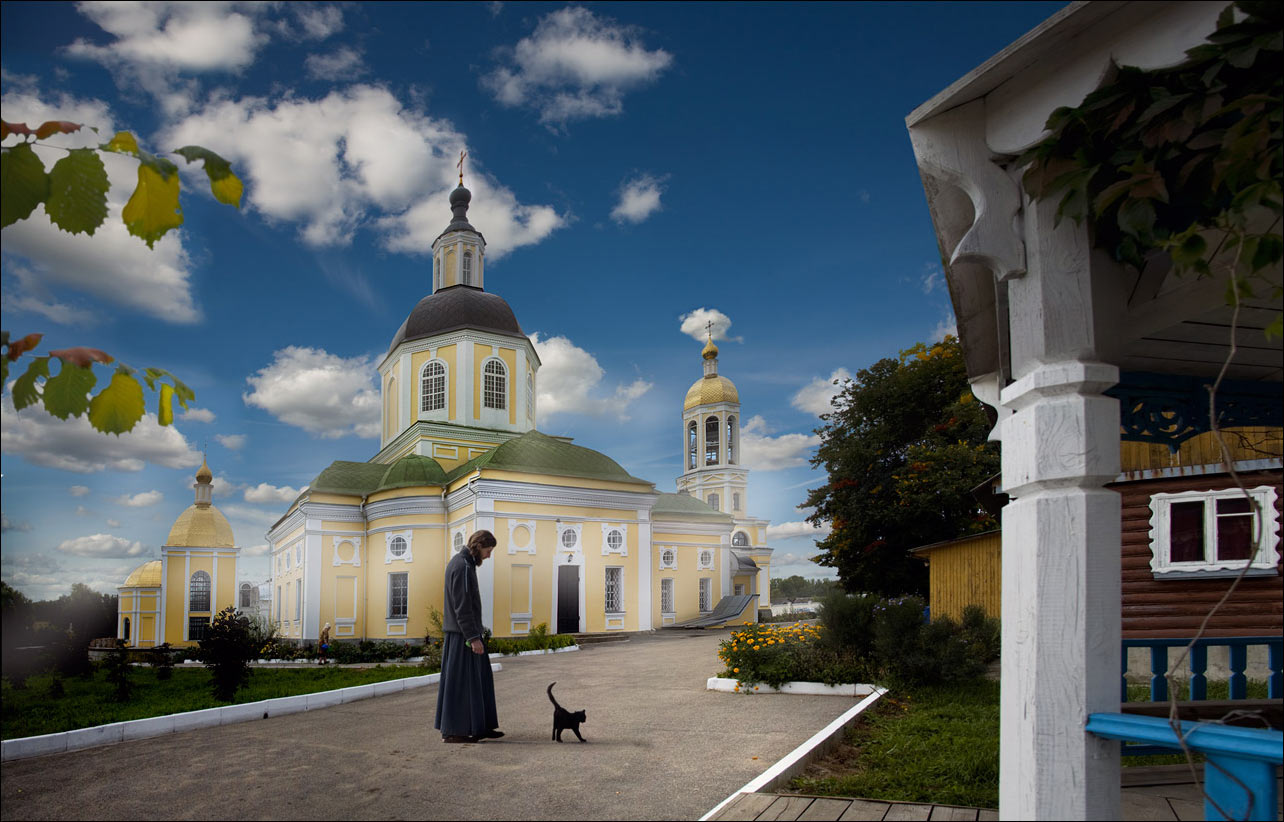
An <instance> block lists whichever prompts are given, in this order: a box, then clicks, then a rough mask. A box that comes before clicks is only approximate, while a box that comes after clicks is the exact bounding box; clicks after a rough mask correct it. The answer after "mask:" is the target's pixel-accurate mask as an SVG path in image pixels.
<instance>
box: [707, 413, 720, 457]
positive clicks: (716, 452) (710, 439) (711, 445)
mask: <svg viewBox="0 0 1284 822" xmlns="http://www.w3.org/2000/svg"><path fill="white" fill-rule="evenodd" d="M710 423H712V425H710ZM721 431H722V421H721V420H719V419H718V418H717V417H716V416H709V417H706V418H705V421H704V464H705V465H717V464H719V463H720V462H722V443H720V442H718V439H719V437H718V435H719V434H720V433H721ZM710 434H712V435H713V436H710ZM710 449H712V450H710Z"/></svg>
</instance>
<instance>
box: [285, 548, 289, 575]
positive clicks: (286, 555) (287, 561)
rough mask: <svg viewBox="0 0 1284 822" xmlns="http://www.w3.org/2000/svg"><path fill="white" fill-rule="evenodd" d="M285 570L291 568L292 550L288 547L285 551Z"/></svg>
mask: <svg viewBox="0 0 1284 822" xmlns="http://www.w3.org/2000/svg"><path fill="white" fill-rule="evenodd" d="M285 570H287V571H288V570H290V552H289V550H288V549H287V550H286V552H285Z"/></svg>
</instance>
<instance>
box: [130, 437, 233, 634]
mask: <svg viewBox="0 0 1284 822" xmlns="http://www.w3.org/2000/svg"><path fill="white" fill-rule="evenodd" d="M213 481H214V474H213V472H211V471H210V467H209V465H207V464H206V463H205V462H204V461H203V460H202V462H201V467H200V469H199V470H198V471H197V472H196V484H195V486H194V488H195V490H196V501H195V502H193V503H192V505H190V506H189V507H188V508H187V509H186V510H185V511H183V513H181V514H179V516H178V519H176V520H175V521H174V525H173V527H172V528H170V530H169V536H168V537H167V538H166V540H165V545H163V546H162V547H161V558H160V559H154V560H150V561H148V562H144V563H143V564H142V565H140V566H138V567H137V568H135V569H134V570H133V571H131V572H130V574H129V576H128V577H126V579H125V582H124V584H123V585H121V586H120V587H119V588H118V589H117V592H118V594H119V597H120V600H119V605H118V616H117V629H116V630H117V632H116V636H117V637H119V638H120V639H123V640H125V641H126V642H127V643H128V644H129V645H130V646H131V647H136V648H151V647H154V646H157V645H160V644H161V643H162V642H168V643H169V644H170V645H172V646H175V647H182V646H191V645H195V644H196V643H197V642H199V641H200V640H201V639H202V638H203V637H204V635H205V631H206V630H207V629H208V628H209V624H210V622H211V620H212V619H213V617H214V614H216V613H218V612H219V611H220V610H222V609H223V608H226V607H228V606H229V605H233V604H235V602H236V586H237V582H236V562H237V558H238V556H239V554H240V549H239V548H237V547H236V544H235V540H234V539H233V536H232V526H231V525H229V524H228V522H227V517H225V516H223V512H221V511H219V510H218V508H216V507H215V506H214V504H213V501H212V496H213V494H212V491H213V486H212V483H213Z"/></svg>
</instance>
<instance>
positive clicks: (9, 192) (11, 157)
mask: <svg viewBox="0 0 1284 822" xmlns="http://www.w3.org/2000/svg"><path fill="white" fill-rule="evenodd" d="M48 196H49V175H48V174H46V173H45V164H44V163H42V162H40V158H39V157H37V156H36V152H34V151H32V150H31V146H30V145H29V144H27V143H19V144H18V145H16V146H12V147H10V148H6V149H5V150H4V151H3V152H0V228H3V227H5V226H9V225H13V224H14V223H16V222H18V221H19V220H25V219H27V218H28V217H30V216H31V212H33V211H35V210H36V206H38V205H40V204H41V203H43V202H44V201H45V198H46V197H48Z"/></svg>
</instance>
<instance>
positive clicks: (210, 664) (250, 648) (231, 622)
mask: <svg viewBox="0 0 1284 822" xmlns="http://www.w3.org/2000/svg"><path fill="white" fill-rule="evenodd" d="M200 648H201V657H202V659H203V661H204V662H205V667H206V668H209V669H210V673H211V674H212V682H211V685H212V687H213V690H214V698H215V699H217V700H220V701H222V702H231V701H232V700H233V699H234V698H235V697H236V692H237V691H239V690H240V689H241V688H242V687H244V686H245V684H246V683H248V682H249V680H250V660H251V659H254V658H255V657H257V656H258V651H259V648H258V646H256V645H255V644H254V638H253V635H252V634H251V632H250V620H249V618H248V617H244V616H240V615H239V614H237V613H236V609H235V608H233V607H232V606H230V605H229V606H228V607H226V608H224V609H223V610H221V611H219V612H218V613H217V614H215V616H214V621H213V622H212V623H211V624H210V628H209V631H208V632H207V633H206V635H205V639H202V640H201V641H200Z"/></svg>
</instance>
